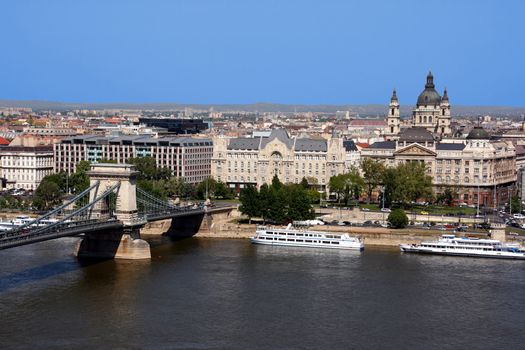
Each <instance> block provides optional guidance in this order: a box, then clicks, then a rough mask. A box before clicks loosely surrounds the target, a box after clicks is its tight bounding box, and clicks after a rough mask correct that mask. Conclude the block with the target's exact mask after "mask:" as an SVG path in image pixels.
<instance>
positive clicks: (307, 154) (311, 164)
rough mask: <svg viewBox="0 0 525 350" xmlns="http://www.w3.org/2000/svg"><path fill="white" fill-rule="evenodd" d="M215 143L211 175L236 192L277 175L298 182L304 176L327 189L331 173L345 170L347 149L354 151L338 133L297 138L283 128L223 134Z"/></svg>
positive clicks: (291, 181) (282, 179)
mask: <svg viewBox="0 0 525 350" xmlns="http://www.w3.org/2000/svg"><path fill="white" fill-rule="evenodd" d="M213 142H214V147H213V157H212V165H211V173H212V176H213V178H215V179H217V180H220V181H223V182H226V183H227V184H228V185H229V186H230V187H231V188H235V189H236V190H237V191H239V190H241V189H242V188H245V187H246V186H247V185H254V186H260V185H262V184H264V183H271V181H272V178H273V176H274V175H277V176H278V177H279V180H281V182H283V183H299V182H301V180H302V179H303V177H304V178H306V179H308V180H309V182H310V183H311V184H317V185H318V186H319V188H320V189H324V188H325V187H326V185H327V184H328V181H329V179H330V177H331V176H334V175H338V174H341V173H343V172H344V171H345V161H346V158H347V156H346V148H349V152H351V151H353V148H352V147H350V146H348V147H347V145H344V144H343V139H341V138H339V137H337V136H334V137H332V138H331V139H329V140H325V139H312V138H297V137H290V136H289V135H288V133H287V132H286V131H285V130H283V129H276V130H272V131H271V133H269V134H268V135H266V136H259V137H240V138H225V137H223V136H220V137H217V138H215V139H214V140H213ZM345 147H346V148H345ZM350 148H352V150H350Z"/></svg>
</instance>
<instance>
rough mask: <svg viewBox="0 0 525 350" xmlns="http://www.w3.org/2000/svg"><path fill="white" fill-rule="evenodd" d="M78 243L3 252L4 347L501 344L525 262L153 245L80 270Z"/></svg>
mask: <svg viewBox="0 0 525 350" xmlns="http://www.w3.org/2000/svg"><path fill="white" fill-rule="evenodd" d="M75 241H76V239H62V240H57V241H52V242H44V243H40V244H35V245H32V246H27V247H19V248H14V249H10V250H5V251H0V261H1V262H2V263H1V266H0V349H35V348H36V349H41V348H44V349H57V348H64V349H114V348H121V349H130V348H131V349H352V348H353V349H363V348H370V349H405V348H417V349H453V348H454V349H496V348H497V349H505V348H516V349H518V348H523V347H524V345H523V344H524V343H525V316H524V315H525V292H524V290H525V261H502V260H489V259H472V258H457V257H441V256H426V255H425V256H420V255H408V254H400V253H399V252H398V251H397V250H395V249H372V248H368V249H367V250H366V251H365V252H363V253H359V252H351V251H337V250H321V249H304V248H287V247H268V246H254V245H251V244H250V243H249V242H248V241H246V240H209V239H196V238H191V239H187V240H182V241H176V242H172V241H170V240H169V239H167V238H155V239H152V240H151V241H150V243H151V244H152V246H153V248H152V255H153V259H152V260H151V261H104V262H97V263H80V262H78V261H77V260H76V258H75V257H73V256H72V255H71V252H72V250H73V247H74V243H75Z"/></svg>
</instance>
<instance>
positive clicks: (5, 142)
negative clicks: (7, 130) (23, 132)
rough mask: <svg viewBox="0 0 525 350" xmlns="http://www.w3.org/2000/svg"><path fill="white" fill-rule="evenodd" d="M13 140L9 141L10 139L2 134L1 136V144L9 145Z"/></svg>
mask: <svg viewBox="0 0 525 350" xmlns="http://www.w3.org/2000/svg"><path fill="white" fill-rule="evenodd" d="M10 143H11V142H9V140H7V139H5V138H3V137H2V136H0V146H7V145H9V144H10Z"/></svg>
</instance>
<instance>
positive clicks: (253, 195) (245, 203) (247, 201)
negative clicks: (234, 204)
mask: <svg viewBox="0 0 525 350" xmlns="http://www.w3.org/2000/svg"><path fill="white" fill-rule="evenodd" d="M239 200H240V201H241V206H240V207H239V210H240V212H241V213H243V214H244V215H246V216H248V220H249V223H250V224H251V223H252V217H254V216H258V215H259V213H260V207H259V205H260V203H259V194H258V193H257V189H256V188H255V187H253V186H251V185H250V186H248V187H246V188H244V189H243V190H242V191H241V193H240V195H239Z"/></svg>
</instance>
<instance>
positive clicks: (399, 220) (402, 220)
mask: <svg viewBox="0 0 525 350" xmlns="http://www.w3.org/2000/svg"><path fill="white" fill-rule="evenodd" d="M387 220H388V223H389V224H390V226H391V227H393V228H405V227H406V226H407V225H408V217H407V214H405V212H404V211H403V210H402V209H394V210H392V212H391V213H390V214H389V215H388V219H387Z"/></svg>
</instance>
